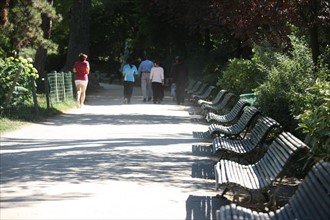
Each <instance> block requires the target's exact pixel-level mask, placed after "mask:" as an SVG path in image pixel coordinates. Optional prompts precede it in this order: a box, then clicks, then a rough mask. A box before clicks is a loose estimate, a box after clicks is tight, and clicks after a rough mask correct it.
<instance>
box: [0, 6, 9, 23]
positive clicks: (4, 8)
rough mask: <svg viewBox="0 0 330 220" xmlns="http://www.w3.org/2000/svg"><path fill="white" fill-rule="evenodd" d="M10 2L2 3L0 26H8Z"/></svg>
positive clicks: (0, 7)
mask: <svg viewBox="0 0 330 220" xmlns="http://www.w3.org/2000/svg"><path fill="white" fill-rule="evenodd" d="M8 11H9V0H2V1H0V26H6V25H7V24H8Z"/></svg>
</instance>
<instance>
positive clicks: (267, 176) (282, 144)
mask: <svg viewBox="0 0 330 220" xmlns="http://www.w3.org/2000/svg"><path fill="white" fill-rule="evenodd" d="M308 150H309V147H308V146H307V145H306V144H304V143H303V142H302V141H301V140H299V139H298V138H297V137H295V136H294V135H292V134H291V133H289V132H282V133H281V134H279V135H278V136H277V137H276V138H275V139H274V141H273V142H272V143H271V144H270V145H269V147H268V150H267V152H266V154H265V155H264V157H262V158H261V159H260V160H259V161H258V162H257V163H256V164H255V165H254V168H253V169H254V171H255V173H257V174H258V173H259V172H261V171H262V174H260V175H258V176H257V177H258V181H259V185H260V188H264V187H268V186H269V184H270V183H271V182H273V181H274V180H275V179H276V178H278V177H280V176H281V173H283V172H284V171H286V169H285V166H286V165H288V163H289V162H290V159H291V158H292V157H293V156H295V155H296V154H298V153H299V152H307V151H308Z"/></svg>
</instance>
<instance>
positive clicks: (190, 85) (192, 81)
mask: <svg viewBox="0 0 330 220" xmlns="http://www.w3.org/2000/svg"><path fill="white" fill-rule="evenodd" d="M196 83H197V81H196V80H189V83H188V85H187V87H186V88H185V92H187V91H188V90H191V89H192V88H193V87H194V85H195V84H196Z"/></svg>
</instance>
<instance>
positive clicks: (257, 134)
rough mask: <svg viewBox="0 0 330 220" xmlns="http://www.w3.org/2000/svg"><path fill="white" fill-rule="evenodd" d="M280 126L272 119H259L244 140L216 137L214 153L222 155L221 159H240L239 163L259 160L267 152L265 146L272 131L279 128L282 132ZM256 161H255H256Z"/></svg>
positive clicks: (262, 117)
mask: <svg viewBox="0 0 330 220" xmlns="http://www.w3.org/2000/svg"><path fill="white" fill-rule="evenodd" d="M280 127H281V126H280V124H279V123H278V122H277V121H275V120H274V119H272V118H270V117H265V116H261V117H259V119H258V121H257V123H256V124H255V126H253V127H252V128H251V131H250V132H249V134H248V135H247V136H246V137H245V138H243V139H229V138H225V137H216V138H214V139H213V143H212V147H213V153H215V154H219V153H221V158H220V159H222V158H232V157H233V156H235V157H237V158H238V161H240V162H241V161H242V159H244V160H245V161H249V160H251V158H252V157H253V158H257V157H258V156H259V155H261V154H263V153H264V152H265V151H264V149H263V145H268V143H265V142H266V139H267V137H269V134H270V133H271V131H272V130H274V129H275V128H278V131H280ZM254 160H255V159H254Z"/></svg>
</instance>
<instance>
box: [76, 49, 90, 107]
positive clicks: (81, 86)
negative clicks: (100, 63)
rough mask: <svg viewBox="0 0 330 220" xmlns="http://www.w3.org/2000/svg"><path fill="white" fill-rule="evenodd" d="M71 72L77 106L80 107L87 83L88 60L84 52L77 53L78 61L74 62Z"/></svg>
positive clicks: (82, 103) (83, 100)
mask: <svg viewBox="0 0 330 220" xmlns="http://www.w3.org/2000/svg"><path fill="white" fill-rule="evenodd" d="M73 72H74V73H75V84H76V89H77V108H80V107H82V106H83V105H84V102H85V97H86V89H87V84H88V74H89V62H88V61H87V55H86V54H83V53H81V54H79V61H76V62H75V64H74V66H73Z"/></svg>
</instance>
